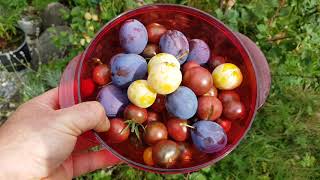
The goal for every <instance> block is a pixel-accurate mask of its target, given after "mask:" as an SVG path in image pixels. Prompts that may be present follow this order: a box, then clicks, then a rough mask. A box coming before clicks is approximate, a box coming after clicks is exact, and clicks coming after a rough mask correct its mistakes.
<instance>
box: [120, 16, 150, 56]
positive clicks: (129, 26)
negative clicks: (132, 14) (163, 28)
mask: <svg viewBox="0 0 320 180" xmlns="http://www.w3.org/2000/svg"><path fill="white" fill-rule="evenodd" d="M119 38H120V45H121V47H122V48H123V49H124V50H125V51H126V52H127V53H135V54H140V53H142V51H143V50H144V48H145V47H146V45H147V43H148V32H147V29H146V28H145V27H144V25H143V24H142V23H141V22H139V21H138V20H136V19H129V20H126V21H125V22H124V24H123V25H122V26H121V28H120V31H119Z"/></svg>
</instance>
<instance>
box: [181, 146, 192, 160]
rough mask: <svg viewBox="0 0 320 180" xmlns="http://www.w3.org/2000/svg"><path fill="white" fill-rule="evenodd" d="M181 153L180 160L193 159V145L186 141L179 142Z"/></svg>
mask: <svg viewBox="0 0 320 180" xmlns="http://www.w3.org/2000/svg"><path fill="white" fill-rule="evenodd" d="M178 146H179V150H180V155H179V160H180V161H182V162H190V161H191V160H192V154H193V149H192V146H191V145H190V144H188V143H186V142H178Z"/></svg>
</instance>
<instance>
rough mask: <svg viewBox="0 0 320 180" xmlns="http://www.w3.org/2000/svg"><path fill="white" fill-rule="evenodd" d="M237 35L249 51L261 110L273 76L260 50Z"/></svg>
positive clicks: (242, 36)
mask: <svg viewBox="0 0 320 180" xmlns="http://www.w3.org/2000/svg"><path fill="white" fill-rule="evenodd" d="M235 34H236V36H237V37H238V38H239V39H240V41H241V42H242V44H243V45H244V46H245V48H246V49H247V50H248V52H249V55H250V57H251V58H250V59H251V62H252V64H253V66H254V69H255V71H256V78H257V86H258V87H257V88H258V97H257V99H258V108H261V107H262V105H263V104H264V103H265V102H266V100H267V97H268V95H269V92H270V86H271V75H270V68H269V65H268V61H267V59H266V57H265V56H264V54H263V52H262V51H261V50H260V48H259V47H258V46H257V45H256V44H255V43H254V42H253V41H252V40H251V39H249V38H248V37H247V36H245V35H243V34H241V33H238V32H235Z"/></svg>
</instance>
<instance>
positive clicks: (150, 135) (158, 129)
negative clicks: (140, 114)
mask: <svg viewBox="0 0 320 180" xmlns="http://www.w3.org/2000/svg"><path fill="white" fill-rule="evenodd" d="M164 139H168V131H167V128H166V126H165V125H164V124H163V123H162V122H159V121H152V122H150V123H148V124H147V127H146V129H145V132H144V141H145V142H146V143H147V144H149V145H153V144H155V143H157V142H158V141H160V140H164Z"/></svg>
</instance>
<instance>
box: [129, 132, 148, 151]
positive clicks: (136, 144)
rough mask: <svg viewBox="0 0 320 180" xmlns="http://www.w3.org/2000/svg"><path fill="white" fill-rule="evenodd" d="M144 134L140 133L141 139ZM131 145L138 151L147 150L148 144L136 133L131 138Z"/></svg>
mask: <svg viewBox="0 0 320 180" xmlns="http://www.w3.org/2000/svg"><path fill="white" fill-rule="evenodd" d="M142 135H143V134H142V132H139V137H142ZM129 141H130V144H131V145H133V146H134V147H135V148H136V149H137V150H141V149H144V148H146V144H144V143H143V141H142V140H141V139H139V138H138V136H137V135H136V134H135V133H131V134H130V136H129Z"/></svg>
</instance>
